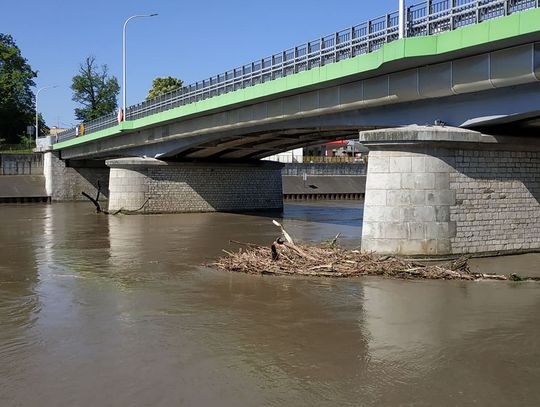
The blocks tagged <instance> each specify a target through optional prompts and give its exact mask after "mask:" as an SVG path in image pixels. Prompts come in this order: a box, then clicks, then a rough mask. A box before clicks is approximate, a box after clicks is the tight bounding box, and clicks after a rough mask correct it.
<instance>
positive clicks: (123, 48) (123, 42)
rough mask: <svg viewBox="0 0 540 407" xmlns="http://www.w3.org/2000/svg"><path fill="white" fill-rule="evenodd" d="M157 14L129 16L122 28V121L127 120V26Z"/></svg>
mask: <svg viewBox="0 0 540 407" xmlns="http://www.w3.org/2000/svg"><path fill="white" fill-rule="evenodd" d="M154 16H157V14H156V13H153V14H137V15H134V16H131V17H129V18H128V19H127V20H126V21H125V22H124V28H123V30H122V121H125V120H126V27H127V23H129V22H130V21H131V20H133V19H134V18H139V17H154Z"/></svg>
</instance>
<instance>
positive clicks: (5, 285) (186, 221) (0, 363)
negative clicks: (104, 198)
mask: <svg viewBox="0 0 540 407" xmlns="http://www.w3.org/2000/svg"><path fill="white" fill-rule="evenodd" d="M344 205H346V207H345V208H341V209H340V208H339V207H338V208H335V207H333V204H326V205H325V204H321V203H319V202H317V203H316V204H315V205H314V206H310V205H301V204H295V205H290V206H287V207H286V208H285V211H284V213H283V219H281V221H282V222H283V223H284V224H285V227H286V228H287V229H288V230H290V231H291V233H292V234H293V235H294V236H295V237H296V238H300V239H302V240H306V238H308V239H313V240H321V239H328V238H332V237H333V236H334V235H335V234H336V233H337V232H340V231H341V232H343V233H344V239H345V244H347V245H351V246H354V245H357V244H358V242H359V236H360V225H359V220H358V219H359V216H361V215H359V214H361V212H360V211H359V209H358V206H356V205H358V203H344ZM347 205H348V206H347ZM2 215H3V216H2V218H1V219H0V223H1V226H2V227H1V228H0V238H1V239H2V242H6V244H4V245H3V246H2V247H1V248H0V250H1V254H2V257H3V258H5V259H6V261H5V262H4V263H3V264H2V265H1V266H0V327H2V329H0V388H1V389H2V391H0V405H2V406H4V405H6V406H11V405H40V406H59V405H79V406H94V405H130V406H148V405H158V406H159V405H163V406H168V405H220V406H237V405H276V406H277V405H279V406H282V405H295V406H303V405H305V406H326V405H389V406H392V405H396V406H397V405H426V406H428V405H430V406H431V405H442V406H444V405H469V404H473V403H474V402H476V403H478V404H480V405H516V404H517V405H531V406H532V405H537V404H538V403H539V402H540V390H538V388H537V386H536V383H537V382H538V380H540V370H539V369H540V368H539V366H540V345H539V343H538V341H537V338H538V336H539V335H540V323H539V322H540V321H539V319H540V316H539V314H538V312H537V311H538V309H539V306H540V285H539V284H515V283H497V282H495V283H470V282H466V283H461V282H437V281H436V282H427V281H421V282H403V281H395V280H384V279H358V280H349V281H334V280H310V279H304V278H273V277H255V276H247V275H236V274H226V273H220V272H216V271H212V270H210V269H208V268H206V267H201V266H200V265H201V264H202V263H204V262H210V261H212V259H214V258H216V257H217V256H219V255H220V254H221V253H222V252H221V250H222V249H223V248H229V247H228V241H229V239H235V240H241V241H249V242H254V243H260V244H268V243H269V242H271V241H272V240H273V239H274V238H275V237H276V235H277V234H278V233H279V232H278V230H277V229H276V228H275V227H274V226H273V225H272V224H271V218H272V217H275V216H276V214H266V215H265V214H258V215H253V214H252V215H240V214H189V215H161V216H117V217H107V216H103V215H96V214H94V213H93V210H92V208H91V207H90V206H88V205H85V204H56V205H51V206H24V207H22V206H18V207H15V206H5V207H2ZM29 219H30V220H29ZM310 219H312V220H313V221H311V220H310ZM347 219H349V221H348V222H347ZM342 223H344V225H342ZM8 230H11V231H13V232H7V231H8ZM515 264H519V263H515ZM515 267H518V268H519V266H518V265H516V266H515ZM524 267H528V265H527V264H525V265H524ZM30 387H31V389H32V391H31V392H29V391H28V388H30ZM66 389H69V391H66Z"/></svg>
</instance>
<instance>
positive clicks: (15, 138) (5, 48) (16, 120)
mask: <svg viewBox="0 0 540 407" xmlns="http://www.w3.org/2000/svg"><path fill="white" fill-rule="evenodd" d="M36 76H37V72H35V71H33V70H32V68H31V67H30V65H29V64H28V61H27V60H26V59H25V58H24V57H23V56H22V55H21V50H20V49H19V48H18V47H17V45H16V44H15V41H14V40H13V37H12V36H11V35H8V34H2V33H0V138H2V139H5V142H6V143H8V144H10V143H11V144H16V143H19V142H20V140H21V137H22V136H23V135H24V133H25V132H26V126H29V125H32V122H33V120H32V119H33V114H34V95H33V93H32V90H31V89H30V88H31V87H32V86H35V83H34V78H35V77H36Z"/></svg>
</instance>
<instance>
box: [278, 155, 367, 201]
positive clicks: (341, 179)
mask: <svg viewBox="0 0 540 407" xmlns="http://www.w3.org/2000/svg"><path fill="white" fill-rule="evenodd" d="M366 168H367V166H366V165H365V164H364V163H355V164H341V163H340V164H333V163H332V164H322V163H305V164H286V165H285V167H284V168H283V170H282V175H283V196H284V198H285V199H360V198H363V196H364V193H365V189H366Z"/></svg>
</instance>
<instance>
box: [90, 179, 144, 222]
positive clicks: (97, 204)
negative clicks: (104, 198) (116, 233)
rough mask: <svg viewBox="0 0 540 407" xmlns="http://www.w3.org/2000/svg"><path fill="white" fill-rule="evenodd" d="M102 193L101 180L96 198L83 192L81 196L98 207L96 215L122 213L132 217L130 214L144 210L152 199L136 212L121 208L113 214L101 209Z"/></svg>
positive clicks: (135, 210)
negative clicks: (100, 196) (100, 198)
mask: <svg viewBox="0 0 540 407" xmlns="http://www.w3.org/2000/svg"><path fill="white" fill-rule="evenodd" d="M100 193H101V183H100V182H99V180H98V182H97V194H96V197H95V198H92V197H91V196H90V195H88V194H87V193H86V192H81V194H82V195H83V196H84V197H85V198H87V199H88V200H89V201H90V202H92V203H93V204H94V206H95V207H96V213H104V214H105V215H118V214H120V213H121V214H124V215H130V214H133V213H136V212H139V211H140V210H141V209H142V208H144V207H145V206H146V204H147V203H148V201H149V200H150V198H148V199H147V200H146V201H144V203H143V204H142V205H141V207H140V208H137V209H134V210H127V209H124V208H120V209H118V210H117V211H115V212H113V213H111V212H109V211H106V210H105V209H103V208H101V205H100V204H99V195H100Z"/></svg>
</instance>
